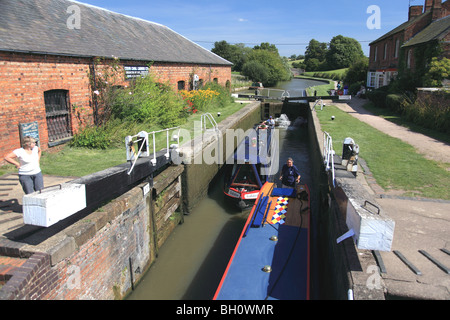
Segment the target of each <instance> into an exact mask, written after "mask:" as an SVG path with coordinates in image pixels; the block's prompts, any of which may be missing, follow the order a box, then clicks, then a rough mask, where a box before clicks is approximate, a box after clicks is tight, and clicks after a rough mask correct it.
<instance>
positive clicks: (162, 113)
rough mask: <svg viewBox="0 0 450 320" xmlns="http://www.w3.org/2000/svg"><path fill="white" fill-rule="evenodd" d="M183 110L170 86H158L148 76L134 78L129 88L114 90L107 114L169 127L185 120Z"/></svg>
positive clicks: (179, 98)
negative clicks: (114, 93)
mask: <svg viewBox="0 0 450 320" xmlns="http://www.w3.org/2000/svg"><path fill="white" fill-rule="evenodd" d="M184 108H185V103H184V101H183V99H182V98H181V97H180V96H179V95H178V94H177V93H175V92H174V91H173V90H172V88H171V87H170V85H168V84H163V83H158V82H156V81H155V80H154V79H153V76H151V75H148V76H146V77H143V78H137V79H136V80H135V82H134V83H133V84H132V85H131V86H130V87H129V88H121V89H117V92H116V96H115V99H114V101H113V102H112V106H111V111H112V116H113V117H115V118H118V119H122V120H126V121H136V122H141V123H142V122H147V123H151V124H155V125H158V126H161V127H172V126H177V125H179V124H181V123H183V122H184V121H185V119H186V117H187V114H186V113H185V112H183V111H184Z"/></svg>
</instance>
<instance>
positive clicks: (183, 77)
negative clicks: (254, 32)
mask: <svg viewBox="0 0 450 320" xmlns="http://www.w3.org/2000/svg"><path fill="white" fill-rule="evenodd" d="M121 63H122V64H123V65H138V66H145V65H147V62H136V61H132V62H131V61H128V62H127V61H122V62H121ZM91 67H92V59H89V58H76V57H62V56H61V57H60V56H48V55H33V54H21V53H7V52H0V88H1V90H0V163H2V162H3V158H4V156H5V155H6V154H7V153H9V152H11V151H12V150H14V149H16V148H19V147H20V137H19V124H20V123H28V122H33V121H37V122H38V125H39V137H40V140H41V141H40V142H41V147H42V148H43V149H44V150H45V149H47V148H48V132H47V122H46V114H45V102H44V92H45V91H48V90H57V89H63V90H67V91H68V92H69V101H70V108H71V125H72V131H73V133H76V132H77V130H78V128H79V123H80V121H79V120H80V119H79V118H78V113H77V112H74V111H73V106H77V108H76V109H77V110H78V111H80V110H82V112H81V120H82V122H83V124H84V123H88V124H89V123H92V121H93V117H92V104H93V102H92V90H91V88H90V82H89V73H90V68H91ZM151 70H152V71H154V72H155V73H156V74H157V76H158V77H159V78H160V80H161V81H164V82H166V81H168V82H169V83H170V84H172V85H173V87H174V89H177V83H178V81H185V83H186V87H187V88H186V89H188V84H189V81H190V79H191V75H192V74H194V73H195V74H198V75H199V77H200V79H202V80H203V81H204V82H208V81H213V80H214V78H217V79H218V82H219V83H220V84H221V85H223V86H225V85H226V83H227V81H231V67H226V66H206V65H205V66H199V65H190V64H172V63H154V64H153V66H152V68H151Z"/></svg>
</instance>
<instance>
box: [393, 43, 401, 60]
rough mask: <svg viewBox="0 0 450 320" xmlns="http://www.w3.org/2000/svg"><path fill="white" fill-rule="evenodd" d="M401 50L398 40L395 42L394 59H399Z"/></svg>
mask: <svg viewBox="0 0 450 320" xmlns="http://www.w3.org/2000/svg"><path fill="white" fill-rule="evenodd" d="M399 49H400V40H399V39H397V40H396V41H395V52H394V58H398V51H399Z"/></svg>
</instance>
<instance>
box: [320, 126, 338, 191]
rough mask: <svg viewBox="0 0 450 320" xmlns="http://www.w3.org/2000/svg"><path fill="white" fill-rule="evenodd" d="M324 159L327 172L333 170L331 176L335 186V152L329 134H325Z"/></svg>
mask: <svg viewBox="0 0 450 320" xmlns="http://www.w3.org/2000/svg"><path fill="white" fill-rule="evenodd" d="M323 157H324V164H325V169H326V170H327V171H330V170H331V176H332V178H333V186H336V184H335V181H336V179H335V170H334V150H333V139H332V138H331V136H330V134H329V133H328V132H325V131H324V133H323Z"/></svg>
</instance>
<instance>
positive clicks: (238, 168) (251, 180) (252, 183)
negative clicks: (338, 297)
mask: <svg viewBox="0 0 450 320" xmlns="http://www.w3.org/2000/svg"><path fill="white" fill-rule="evenodd" d="M256 174H257V172H255V170H254V168H253V166H252V165H238V164H235V165H234V166H233V171H232V173H231V176H232V179H233V180H232V181H231V186H241V187H253V188H259V187H260V186H259V185H258V178H257V177H256Z"/></svg>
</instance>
